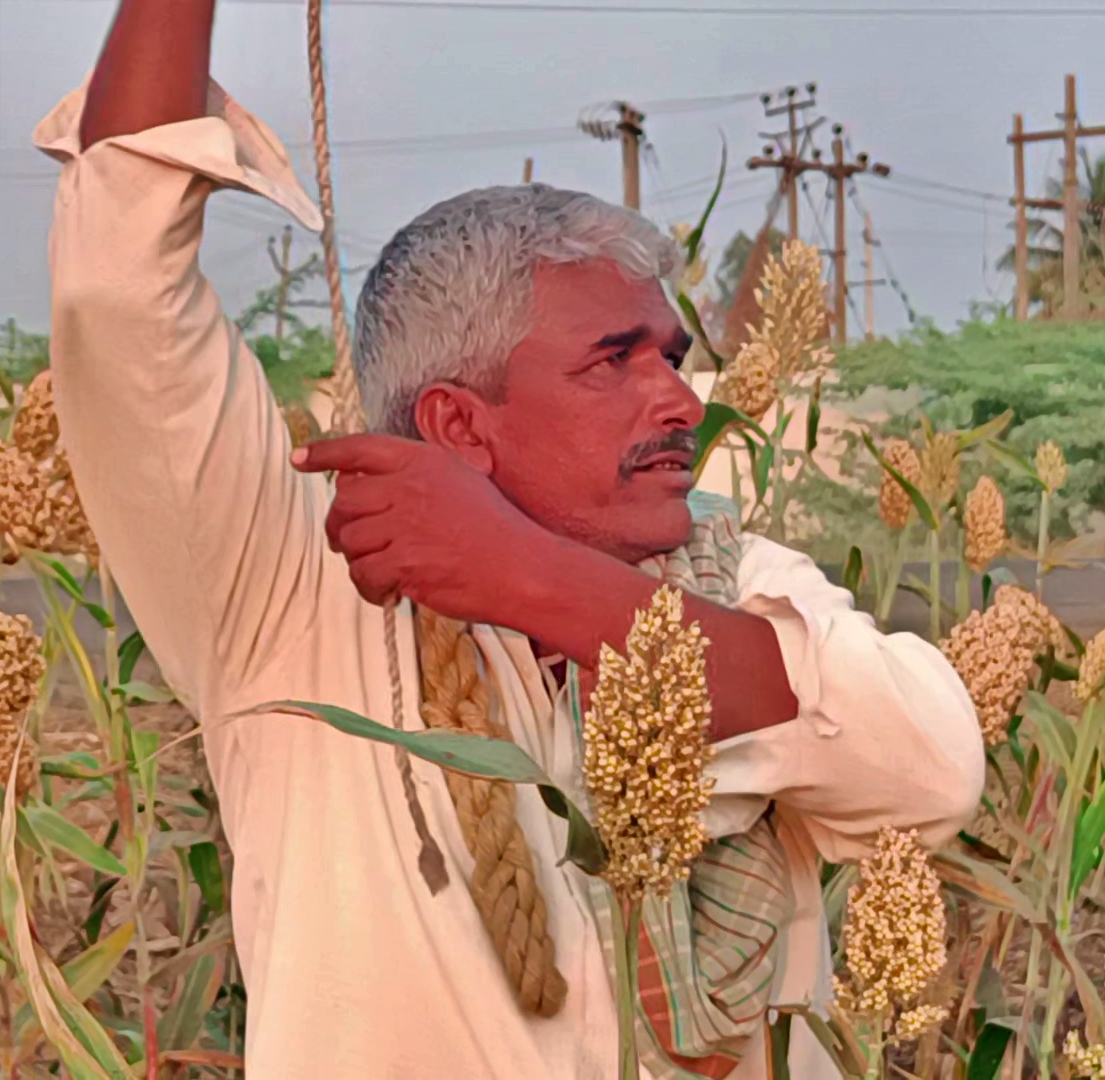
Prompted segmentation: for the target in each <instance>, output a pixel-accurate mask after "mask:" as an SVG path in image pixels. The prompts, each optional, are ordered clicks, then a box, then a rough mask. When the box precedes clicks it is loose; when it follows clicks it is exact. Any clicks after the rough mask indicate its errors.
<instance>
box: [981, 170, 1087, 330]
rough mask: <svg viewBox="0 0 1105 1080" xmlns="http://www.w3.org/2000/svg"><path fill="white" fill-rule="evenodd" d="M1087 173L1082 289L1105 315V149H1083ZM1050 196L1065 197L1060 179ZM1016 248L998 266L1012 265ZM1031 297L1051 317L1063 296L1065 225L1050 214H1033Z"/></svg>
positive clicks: (1082, 194)
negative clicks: (1094, 154)
mask: <svg viewBox="0 0 1105 1080" xmlns="http://www.w3.org/2000/svg"><path fill="white" fill-rule="evenodd" d="M1079 156H1080V158H1081V163H1082V171H1083V173H1084V176H1083V177H1082V178H1081V179H1080V180H1079V184H1078V197H1079V200H1080V202H1081V203H1082V213H1081V215H1080V219H1079V226H1080V231H1081V234H1082V243H1081V249H1082V250H1081V272H1080V275H1079V276H1080V282H1079V286H1080V291H1081V292H1083V293H1084V294H1085V296H1086V297H1087V298H1088V300H1089V303H1090V308H1091V311H1092V312H1093V313H1094V314H1095V316H1096V315H1098V314H1099V313H1100V314H1103V315H1105V154H1103V155H1102V156H1100V157H1099V158H1098V159H1097V160H1096V161H1095V162H1091V161H1090V156H1089V154H1088V153H1086V151H1085V150H1084V149H1083V150H1082V152H1081V154H1080V155H1079ZM1044 191H1045V198H1048V199H1060V200H1061V199H1062V198H1063V184H1062V181H1061V180H1056V179H1054V178H1049V179H1048V180H1047V181H1046V183H1045V187H1044ZM1015 266H1016V248H1015V247H1012V246H1011V247H1010V248H1008V250H1007V251H1006V252H1005V254H1004V255H1002V257H1001V259H1000V260H999V261H998V269H999V270H1013V269H1014V268H1015ZM1028 302H1029V304H1034V305H1038V307H1039V310H1040V314H1041V315H1042V316H1043V317H1044V318H1050V317H1051V316H1052V315H1053V314H1054V312H1055V311H1056V310H1058V309H1059V308H1060V307H1061V306H1062V302H1063V230H1062V229H1061V228H1059V227H1057V226H1055V225H1053V224H1052V222H1051V221H1049V220H1048V219H1047V218H1045V217H1030V218H1029V219H1028Z"/></svg>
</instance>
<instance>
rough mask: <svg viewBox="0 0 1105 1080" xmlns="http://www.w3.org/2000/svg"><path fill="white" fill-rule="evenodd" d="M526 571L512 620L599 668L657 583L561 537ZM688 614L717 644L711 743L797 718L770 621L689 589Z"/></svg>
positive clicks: (710, 677) (515, 592) (710, 656)
mask: <svg viewBox="0 0 1105 1080" xmlns="http://www.w3.org/2000/svg"><path fill="white" fill-rule="evenodd" d="M519 576H520V577H521V579H522V581H521V584H520V585H519V586H518V587H517V588H516V589H512V599H511V600H509V601H508V604H509V606H510V612H509V615H508V619H509V621H507V622H506V623H505V625H508V626H511V627H512V628H513V629H516V630H519V631H522V632H523V633H526V634H528V635H529V636H530V637H532V638H535V639H536V640H537V641H539V642H540V643H541V644H542V645H544V646H545V647H547V648H549V649H552V650H554V651H556V652H559V653H562V654H563V655H565V656H567V657H569V658H570V659H572V660H574V661H575V662H576V663H577V664H579V665H580V667H581V668H583V669H585V670H590V671H594V670H595V669H596V668H597V666H598V657H599V650H600V648H601V646H602V644H603V642H607V643H609V644H610V645H612V646H613V647H614V648H616V649H618V650H619V651H621V650H622V649H623V648H624V643H625V639H626V637H627V635H628V634H629V630H630V628H631V626H632V625H633V615H634V612H635V611H637V610H638V609H641V608H645V607H647V606H648V604H649V601H650V600H651V598H652V595H653V593H654V592H655V591H656V588H657V582H656V581H655V579H653V578H651V577H649V576H648V575H647V574H645V573H644V572H643V571H641V570H637V569H636V568H634V567H632V566H627V565H626V564H625V563H622V562H619V561H618V560H617V559H614V558H611V557H610V556H607V555H604V554H602V553H601V552H597V551H594V550H593V549H591V548H588V547H584V546H583V545H581V544H576V543H573V542H571V541H568V540H561V539H560V538H555V540H554V541H553V542H551V543H550V544H549V548H548V550H547V551H543V552H542V553H541V558H540V559H537V560H533V561H530V562H529V566H528V568H526V569H522V570H520V571H519ZM684 614H685V618H686V619H687V620H688V621H697V622H698V623H699V625H700V626H701V627H702V632H703V634H704V635H705V636H706V637H707V638H708V639H709V641H710V644H709V646H708V647H707V650H706V676H707V681H708V684H709V687H710V696H711V698H712V700H713V728H712V731H711V739H712V741H714V742H720V741H721V740H723V739H728V738H730V737H732V736H734V735H740V734H743V733H744V732H748V731H757V730H759V729H761V728H766V727H772V726H774V725H776V724H782V723H785V722H786V721H788V720H793V719H794V718H795V717H796V716H797V715H798V701H797V699H796V698H795V696H794V693H793V691H792V690H791V688H790V682H789V679H788V678H787V671H786V666H785V664H784V662H783V656H782V651H781V649H780V648H779V640H778V638H777V636H776V634H775V629H774V627H773V626H772V625H771V623H770V622H768V621H767V620H766V619H762V618H760V617H759V616H756V615H750V614H747V613H746V612H742V611H734V610H731V609H729V608H724V607H721V606H720V605H718V604H713V603H711V602H709V601H708V600H703V599H701V598H700V597H697V596H692V595H689V594H688V595H685V596H684Z"/></svg>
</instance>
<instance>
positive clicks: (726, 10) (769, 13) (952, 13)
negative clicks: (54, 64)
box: [4, 0, 1105, 19]
mask: <svg viewBox="0 0 1105 1080" xmlns="http://www.w3.org/2000/svg"><path fill="white" fill-rule="evenodd" d="M4 2H5V3H13V2H18V0H4ZM36 2H40V0H36ZM68 2H71V3H72V2H84V3H91V2H101V0H68ZM226 2H233V3H238V4H242V5H245V4H257V5H259V6H276V5H287V4H296V5H298V4H300V3H301V2H302V0H224V3H226ZM330 6H331V7H333V8H341V7H364V8H399V9H404V10H407V11H417V10H418V9H420V8H422V9H425V10H426V11H449V10H455V11H508V12H537V13H556V12H564V13H566V14H571V15H619V14H625V15H634V16H639V15H676V16H687V15H713V16H721V17H735V18H754V19H772V18H774V19H778V18H794V17H796V16H804V17H823V18H846V19H847V18H910V19H913V18H949V17H956V18H1040V17H1046V18H1051V19H1056V18H1059V19H1075V18H1086V17H1093V16H1097V17H1102V16H1105V8H1101V7H1027V6H1007V7H978V6H967V5H959V6H957V7H906V8H890V7H877V6H869V5H851V6H849V7H839V8H826V7H814V6H800V7H799V6H787V7H767V6H763V5H757V6H752V5H749V6H745V7H729V6H720V5H691V6H687V7H684V6H680V5H672V4H662V5H649V6H642V5H637V4H604V3H599V4H581V3H575V4H548V3H540V2H539V3H528V4H527V3H516V2H511V0H506V2H503V3H495V2H494V0H330Z"/></svg>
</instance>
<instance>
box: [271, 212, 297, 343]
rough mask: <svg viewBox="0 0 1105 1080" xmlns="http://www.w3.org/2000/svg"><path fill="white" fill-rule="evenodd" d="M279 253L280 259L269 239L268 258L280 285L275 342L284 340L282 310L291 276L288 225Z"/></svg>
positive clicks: (290, 244) (272, 239)
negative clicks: (278, 276)
mask: <svg viewBox="0 0 1105 1080" xmlns="http://www.w3.org/2000/svg"><path fill="white" fill-rule="evenodd" d="M280 239H281V253H280V258H279V259H278V258H277V257H276V240H275V238H274V237H271V236H270V237H269V258H270V259H272V265H273V267H274V268H275V269H276V272H277V274H279V275H280V284H279V285H278V286H277V290H276V335H275V337H276V340H277V341H278V342H279V341H283V340H284V310H285V308H287V306H288V279H289V277H290V276H291V255H292V227H291V226H290V225H285V226H284V233H283V235H282V236H281V238H280Z"/></svg>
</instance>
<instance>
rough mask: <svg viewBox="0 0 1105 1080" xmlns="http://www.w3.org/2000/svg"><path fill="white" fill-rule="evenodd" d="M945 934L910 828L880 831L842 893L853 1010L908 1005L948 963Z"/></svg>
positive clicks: (940, 904)
mask: <svg viewBox="0 0 1105 1080" xmlns="http://www.w3.org/2000/svg"><path fill="white" fill-rule="evenodd" d="M946 934H947V920H946V914H945V910H944V901H943V898H942V897H941V895H940V879H939V878H938V877H937V875H936V871H935V870H933V868H932V866H931V865H930V864H929V861H928V856H927V855H926V853H925V851H924V849H923V848H922V847H921V846H920V844H919V843H918V841H917V830H916V829H914V830H911V831H910V832H908V833H905V832H899V831H898V830H897V829H892V828H884V829H882V830H880V832H879V837H878V843H877V847H876V850H875V853H874V854H873V855H871V856H869V857H868V858H866V859H863V860H862V861H861V863H860V883H859V884H858V885H853V886H852V888H851V889H850V890H849V892H848V910H847V915H846V918H845V923H844V947H845V957H846V961H847V970H848V976H849V979H850V982H851V984H852V989H851V993H852V995H853V997H854V1008H855V1010H856V1011H858V1012H881V1011H884V1010H886V1009H889V1008H891V1007H900V1008H906V1009H911V1008H913V1007H914V1006H915V1004H916V1002H917V999H918V997H920V995H921V993H922V991H924V990H925V988H926V987H927V986H928V984H929V983H930V982H931V981H932V980H933V979H934V978H935V977H936V976H937V975H938V974H939V972H940V971H941V969H942V968H943V967H944V964H945V963H946V962H947V950H946V947H945V937H946Z"/></svg>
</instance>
